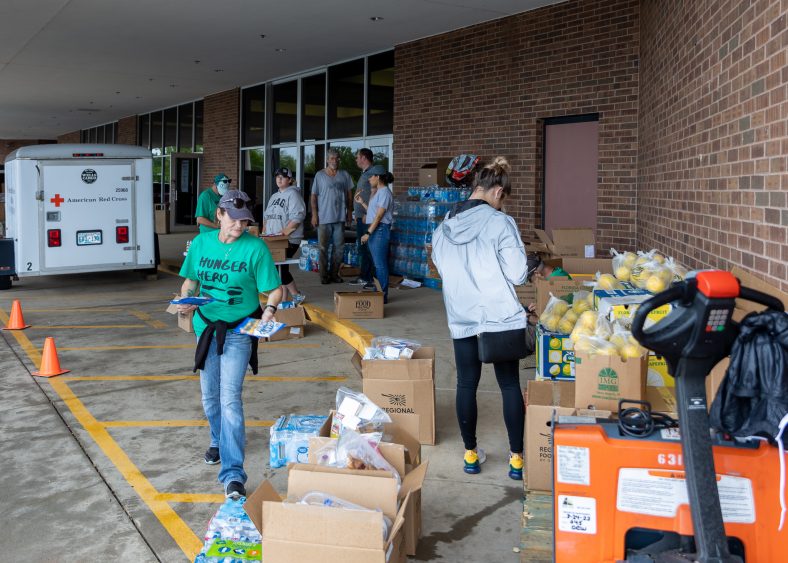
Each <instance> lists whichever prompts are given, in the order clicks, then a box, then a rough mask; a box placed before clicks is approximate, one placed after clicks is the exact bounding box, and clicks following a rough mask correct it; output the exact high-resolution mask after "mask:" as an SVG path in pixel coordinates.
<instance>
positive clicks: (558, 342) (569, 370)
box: [536, 325, 575, 381]
mask: <svg viewBox="0 0 788 563" xmlns="http://www.w3.org/2000/svg"><path fill="white" fill-rule="evenodd" d="M536 378H537V379H553V380H564V381H572V380H574V378H575V351H574V348H573V346H572V340H571V339H570V338H569V335H568V334H563V333H560V332H549V331H547V330H545V329H544V327H542V326H541V325H537V327H536Z"/></svg>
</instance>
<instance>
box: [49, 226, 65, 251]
mask: <svg viewBox="0 0 788 563" xmlns="http://www.w3.org/2000/svg"><path fill="white" fill-rule="evenodd" d="M47 246H50V247H52V246H62V241H61V240H60V229H49V230H48V231H47Z"/></svg>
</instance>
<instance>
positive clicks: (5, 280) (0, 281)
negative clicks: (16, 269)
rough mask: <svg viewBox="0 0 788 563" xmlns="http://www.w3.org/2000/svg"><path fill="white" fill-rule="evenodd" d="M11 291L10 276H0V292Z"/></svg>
mask: <svg viewBox="0 0 788 563" xmlns="http://www.w3.org/2000/svg"><path fill="white" fill-rule="evenodd" d="M4 289H11V276H0V291H2V290H4Z"/></svg>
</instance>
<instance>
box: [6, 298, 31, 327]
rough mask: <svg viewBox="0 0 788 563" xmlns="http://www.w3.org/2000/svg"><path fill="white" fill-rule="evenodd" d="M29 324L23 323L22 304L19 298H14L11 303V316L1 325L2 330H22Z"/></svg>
mask: <svg viewBox="0 0 788 563" xmlns="http://www.w3.org/2000/svg"><path fill="white" fill-rule="evenodd" d="M29 326H30V325H26V324H25V317H23V316H22V305H21V304H20V303H19V299H14V302H13V303H12V304H11V316H10V317H9V318H8V324H7V325H6V326H4V327H3V330H23V329H26V328H28V327H29Z"/></svg>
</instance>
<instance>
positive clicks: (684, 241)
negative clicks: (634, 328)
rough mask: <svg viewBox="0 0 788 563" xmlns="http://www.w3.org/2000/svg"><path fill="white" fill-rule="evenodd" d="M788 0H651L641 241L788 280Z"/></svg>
mask: <svg viewBox="0 0 788 563" xmlns="http://www.w3.org/2000/svg"><path fill="white" fill-rule="evenodd" d="M787 51H788V4H787V3H786V2H785V0H783V1H782V3H781V2H780V0H762V1H758V2H739V1H737V0H726V1H719V0H693V1H691V2H643V11H642V14H641V71H640V79H641V84H642V89H641V96H640V114H639V124H640V147H639V178H638V184H639V188H638V220H639V227H640V229H639V234H638V243H639V246H641V247H644V248H647V247H657V248H663V249H665V250H666V251H667V252H668V253H669V254H673V255H674V256H675V257H676V258H677V259H678V260H680V261H681V262H683V263H686V264H687V265H689V266H691V267H694V268H702V267H706V268H708V267H713V268H722V269H729V268H731V267H732V266H734V265H738V266H742V267H744V268H745V269H747V270H750V271H751V272H752V273H753V274H755V275H757V276H759V277H761V278H763V279H765V280H766V281H768V282H770V283H772V284H774V285H776V286H777V287H780V288H781V289H782V290H783V291H788V280H786V278H787V277H788V276H786V273H788V272H787V271H786V269H787V268H788V205H787V204H786V196H787V195H788V173H787V172H786V170H787V169H788V126H787V125H786V123H788V60H787V59H786V52H787Z"/></svg>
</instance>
